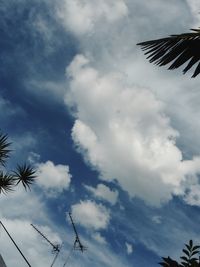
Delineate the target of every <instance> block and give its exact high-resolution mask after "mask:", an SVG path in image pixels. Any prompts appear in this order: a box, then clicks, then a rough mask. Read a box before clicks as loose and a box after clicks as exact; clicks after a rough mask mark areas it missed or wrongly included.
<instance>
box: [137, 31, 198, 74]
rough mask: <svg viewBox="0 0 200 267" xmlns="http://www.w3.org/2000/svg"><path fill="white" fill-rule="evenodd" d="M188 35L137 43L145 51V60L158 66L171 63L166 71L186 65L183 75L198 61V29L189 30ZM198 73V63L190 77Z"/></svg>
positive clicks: (183, 34) (176, 35)
mask: <svg viewBox="0 0 200 267" xmlns="http://www.w3.org/2000/svg"><path fill="white" fill-rule="evenodd" d="M191 31H192V32H190V33H182V34H175V35H170V36H169V37H166V38H162V39H157V40H151V41H146V42H142V43H138V44H137V45H140V46H141V48H142V50H143V51H145V55H147V59H148V60H149V61H150V62H151V63H155V64H156V65H158V66H164V65H167V64H168V63H172V64H171V65H170V66H169V68H168V69H176V68H178V67H180V66H181V65H183V64H184V63H186V62H187V61H189V62H188V64H187V65H186V67H185V68H184V70H183V73H184V74H185V73H186V72H187V71H188V70H189V69H190V68H191V67H192V66H193V65H194V64H196V63H197V62H199V61H200V28H198V29H191ZM199 73H200V63H198V65H197V67H196V69H195V71H194V73H193V75H192V77H196V76H197V75H198V74H199Z"/></svg>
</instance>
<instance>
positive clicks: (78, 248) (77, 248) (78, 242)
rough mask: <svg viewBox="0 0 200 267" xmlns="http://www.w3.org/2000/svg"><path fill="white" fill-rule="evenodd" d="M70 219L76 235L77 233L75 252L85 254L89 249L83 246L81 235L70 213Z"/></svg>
mask: <svg viewBox="0 0 200 267" xmlns="http://www.w3.org/2000/svg"><path fill="white" fill-rule="evenodd" d="M69 218H70V220H71V223H72V227H73V229H74V233H75V241H74V249H75V250H80V251H81V252H84V250H86V249H87V248H86V247H85V246H83V245H82V243H81V241H80V238H79V235H78V232H77V230H76V226H75V224H74V221H73V219H72V215H71V213H70V212H69Z"/></svg>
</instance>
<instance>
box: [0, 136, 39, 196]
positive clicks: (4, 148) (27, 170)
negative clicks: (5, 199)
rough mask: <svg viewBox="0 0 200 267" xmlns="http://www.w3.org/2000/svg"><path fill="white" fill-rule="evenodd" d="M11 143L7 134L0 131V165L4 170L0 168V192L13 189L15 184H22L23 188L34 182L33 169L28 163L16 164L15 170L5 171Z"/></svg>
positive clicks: (5, 192)
mask: <svg viewBox="0 0 200 267" xmlns="http://www.w3.org/2000/svg"><path fill="white" fill-rule="evenodd" d="M10 145H11V143H10V142H8V136H7V135H6V134H2V133H0V165H1V166H2V167H3V169H4V170H0V194H2V193H4V194H7V193H10V192H12V191H14V188H15V186H17V185H18V184H20V183H21V184H22V185H23V187H24V188H25V190H27V189H30V186H31V185H32V184H33V183H34V182H35V178H36V176H35V170H34V168H33V167H32V166H31V165H29V164H26V163H25V164H23V165H18V166H17V168H16V170H15V171H11V172H8V171H5V164H6V161H7V159H8V158H9V156H10V152H11V150H10V149H9V147H10Z"/></svg>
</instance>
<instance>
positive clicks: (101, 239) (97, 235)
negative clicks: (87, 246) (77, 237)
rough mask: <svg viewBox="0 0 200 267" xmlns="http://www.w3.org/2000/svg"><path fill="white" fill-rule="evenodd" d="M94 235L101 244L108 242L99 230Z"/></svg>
mask: <svg viewBox="0 0 200 267" xmlns="http://www.w3.org/2000/svg"><path fill="white" fill-rule="evenodd" d="M92 237H93V238H94V239H95V240H96V241H97V242H99V243H100V244H103V245H105V244H106V243H107V242H106V239H105V237H103V236H102V235H101V234H100V233H98V232H96V233H94V234H92Z"/></svg>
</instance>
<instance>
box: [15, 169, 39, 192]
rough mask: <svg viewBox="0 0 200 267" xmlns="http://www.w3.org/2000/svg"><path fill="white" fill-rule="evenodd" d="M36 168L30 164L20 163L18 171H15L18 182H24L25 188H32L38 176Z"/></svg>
mask: <svg viewBox="0 0 200 267" xmlns="http://www.w3.org/2000/svg"><path fill="white" fill-rule="evenodd" d="M35 172H36V171H35V169H34V168H33V167H32V166H30V165H28V164H24V165H21V166H20V165H18V166H17V169H16V171H14V172H13V173H14V175H13V176H14V178H15V180H16V181H17V184H19V183H22V185H23V186H24V188H25V190H27V189H30V186H31V185H32V184H33V183H34V182H35V178H36V176H35V175H34V174H35Z"/></svg>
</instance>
